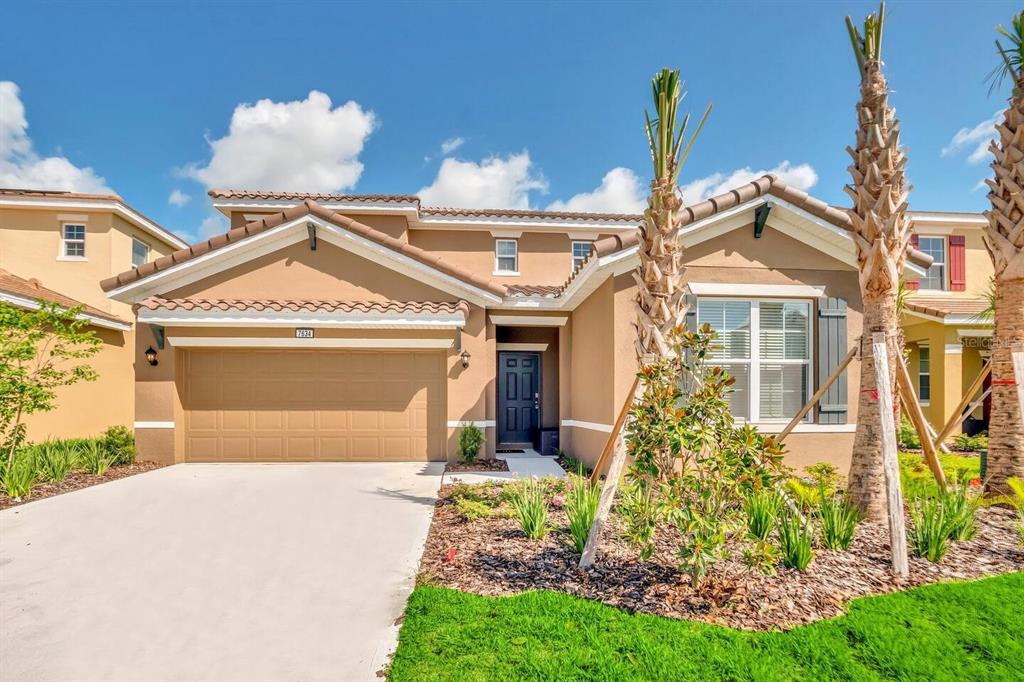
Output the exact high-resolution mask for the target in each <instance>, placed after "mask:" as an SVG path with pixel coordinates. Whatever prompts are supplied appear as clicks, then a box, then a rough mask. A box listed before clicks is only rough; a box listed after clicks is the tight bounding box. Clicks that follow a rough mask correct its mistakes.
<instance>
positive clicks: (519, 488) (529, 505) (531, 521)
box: [506, 478, 548, 540]
mask: <svg viewBox="0 0 1024 682" xmlns="http://www.w3.org/2000/svg"><path fill="white" fill-rule="evenodd" d="M506 490H509V492H510V498H509V502H510V504H511V505H512V509H513V510H514V511H515V515H516V518H517V519H518V520H519V526H520V527H521V528H522V529H523V532H524V533H526V537H528V538H531V539H533V540H539V539H540V538H543V537H544V535H545V534H546V533H547V530H548V528H547V526H548V506H547V502H546V501H545V499H544V487H543V485H542V484H541V483H540V482H539V481H538V480H536V479H532V478H531V479H527V480H524V481H517V482H516V483H509V484H508V485H506Z"/></svg>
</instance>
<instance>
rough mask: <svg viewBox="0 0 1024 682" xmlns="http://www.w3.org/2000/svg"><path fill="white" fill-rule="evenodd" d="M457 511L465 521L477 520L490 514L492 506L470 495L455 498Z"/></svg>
mask: <svg viewBox="0 0 1024 682" xmlns="http://www.w3.org/2000/svg"><path fill="white" fill-rule="evenodd" d="M455 513H456V514H458V515H459V516H460V517H462V519H463V520H464V521H477V520H479V519H485V518H487V517H488V516H490V515H491V508H490V507H488V506H487V505H486V504H484V503H483V502H478V501H477V500H471V499H469V498H468V497H458V498H456V499H455Z"/></svg>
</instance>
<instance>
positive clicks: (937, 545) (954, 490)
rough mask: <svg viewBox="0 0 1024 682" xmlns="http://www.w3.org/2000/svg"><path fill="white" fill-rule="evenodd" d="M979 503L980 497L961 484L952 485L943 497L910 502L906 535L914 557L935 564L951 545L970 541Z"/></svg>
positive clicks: (973, 532)
mask: <svg viewBox="0 0 1024 682" xmlns="http://www.w3.org/2000/svg"><path fill="white" fill-rule="evenodd" d="M981 504H982V497H981V494H980V493H974V492H971V489H970V486H969V485H964V484H960V485H951V486H950V489H949V491H948V492H946V493H945V494H942V495H939V496H937V497H924V498H920V499H917V500H915V501H914V502H913V503H911V505H910V528H909V529H908V531H907V535H908V540H909V542H910V549H911V551H912V552H913V554H914V556H919V557H924V558H925V559H928V561H931V562H934V563H937V562H939V561H942V558H943V557H944V556H946V552H947V551H949V543H950V542H952V541H962V540H970V539H971V538H973V537H974V534H975V533H976V532H977V523H976V520H975V516H976V514H977V512H978V509H979V508H980V507H981Z"/></svg>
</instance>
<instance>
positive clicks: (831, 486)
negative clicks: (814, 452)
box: [804, 462, 843, 497]
mask: <svg viewBox="0 0 1024 682" xmlns="http://www.w3.org/2000/svg"><path fill="white" fill-rule="evenodd" d="M804 471H805V472H806V473H807V475H808V476H809V477H810V479H811V480H812V481H813V482H814V487H815V488H817V489H818V491H819V492H820V491H821V490H822V489H824V491H825V494H826V495H828V496H829V497H832V496H833V495H835V494H836V493H837V492H839V486H840V484H841V483H842V481H843V477H842V475H841V474H840V473H839V470H838V469H836V467H835V465H834V464H829V463H828V462H818V463H817V464H812V465H811V466H809V467H807V468H806V469H804Z"/></svg>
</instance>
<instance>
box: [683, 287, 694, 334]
mask: <svg viewBox="0 0 1024 682" xmlns="http://www.w3.org/2000/svg"><path fill="white" fill-rule="evenodd" d="M683 299H684V300H685V301H686V330H687V331H691V332H695V331H697V297H696V296H694V295H693V294H686V295H685V296H683Z"/></svg>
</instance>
